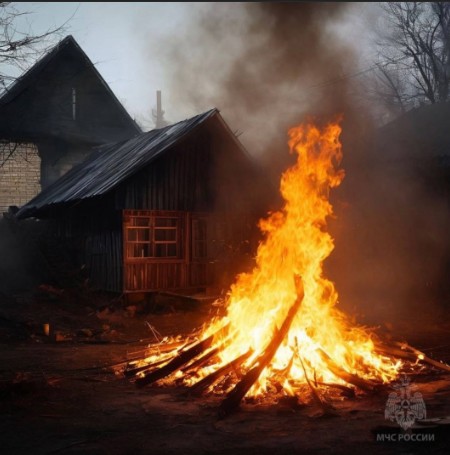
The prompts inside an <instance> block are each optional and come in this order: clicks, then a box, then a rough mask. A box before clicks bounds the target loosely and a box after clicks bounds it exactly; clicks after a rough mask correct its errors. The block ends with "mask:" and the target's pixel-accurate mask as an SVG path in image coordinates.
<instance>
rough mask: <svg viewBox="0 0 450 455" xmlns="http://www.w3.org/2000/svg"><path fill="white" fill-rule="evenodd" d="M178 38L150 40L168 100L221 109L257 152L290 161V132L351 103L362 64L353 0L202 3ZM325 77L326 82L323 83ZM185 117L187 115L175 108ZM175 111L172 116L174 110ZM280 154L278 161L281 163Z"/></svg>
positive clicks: (189, 107) (187, 107)
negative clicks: (354, 38)
mask: <svg viewBox="0 0 450 455" xmlns="http://www.w3.org/2000/svg"><path fill="white" fill-rule="evenodd" d="M193 8H194V11H195V13H194V14H192V15H191V16H192V17H194V19H191V20H188V19H187V20H186V22H185V23H182V24H180V27H179V29H178V31H177V34H176V36H172V37H169V38H168V39H167V40H165V41H164V43H155V42H150V43H147V44H148V48H147V52H148V53H147V57H148V58H149V59H150V58H151V61H154V60H155V59H157V61H158V62H160V64H161V66H162V68H164V69H165V76H166V81H167V85H168V87H169V90H168V93H165V94H163V96H164V98H165V100H166V101H165V102H166V105H170V106H175V107H176V109H178V110H181V111H184V112H189V114H190V115H195V114H197V113H199V112H202V111H204V110H207V109H209V108H211V107H217V108H219V110H220V111H221V113H222V115H223V116H224V118H225V119H226V121H227V122H228V124H229V125H230V126H231V128H232V129H233V131H235V132H237V133H238V134H240V140H241V141H242V142H243V144H244V145H245V146H246V147H247V149H248V150H249V151H250V153H252V154H253V155H256V156H259V157H264V158H265V159H266V160H268V161H271V162H272V164H273V165H274V166H275V168H274V175H275V176H276V178H278V177H279V173H280V170H281V169H284V168H285V167H286V166H285V165H286V156H285V157H284V158H283V159H282V158H281V157H280V154H281V153H284V152H286V155H287V147H286V137H287V136H286V132H287V129H288V128H289V127H290V126H294V125H296V124H298V123H300V122H301V121H302V120H303V118H304V117H305V116H306V115H308V116H310V115H313V116H319V117H323V118H327V119H329V118H330V116H332V117H334V116H336V115H338V114H342V113H343V112H347V111H349V110H351V109H352V103H353V99H352V95H351V94H349V92H355V86H356V85H357V84H356V81H355V80H353V81H351V83H350V84H349V80H348V79H346V78H345V77H343V76H344V75H346V74H349V73H351V72H352V70H354V69H356V68H357V64H356V60H357V57H356V51H355V46H354V42H351V41H350V40H349V39H348V34H349V33H350V31H351V28H348V27H346V24H347V25H348V23H349V17H353V16H352V14H353V12H354V11H355V10H356V9H357V8H359V6H358V5H357V4H355V3H341V2H337V3H321V2H289V3H283V2H282V3H278V2H263V3H231V4H230V3H213V4H194V5H193ZM324 82H325V84H324ZM177 115H179V114H178V113H177ZM172 116H173V114H172ZM274 156H275V157H276V158H275V159H273V158H274Z"/></svg>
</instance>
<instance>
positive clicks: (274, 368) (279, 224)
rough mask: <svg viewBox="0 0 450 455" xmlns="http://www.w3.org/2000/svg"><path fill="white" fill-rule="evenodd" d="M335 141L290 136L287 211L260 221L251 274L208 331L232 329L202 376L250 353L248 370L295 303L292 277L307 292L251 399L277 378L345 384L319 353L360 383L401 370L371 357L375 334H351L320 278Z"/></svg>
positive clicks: (313, 130) (325, 131)
mask: <svg viewBox="0 0 450 455" xmlns="http://www.w3.org/2000/svg"><path fill="white" fill-rule="evenodd" d="M340 133H341V127H340V125H339V124H338V122H336V123H330V124H328V125H326V126H325V127H323V128H322V129H320V128H319V127H317V126H315V125H313V124H304V125H300V126H298V127H295V128H292V129H290V130H289V147H290V151H291V153H296V154H297V162H296V164H295V165H294V166H293V167H292V168H290V169H288V170H287V171H286V172H285V173H284V174H283V176H282V179H281V193H282V196H283V198H284V200H285V204H284V207H283V208H282V210H281V211H278V212H275V213H272V214H271V215H270V216H269V217H268V218H267V219H263V220H261V221H260V224H259V225H260V229H261V230H262V232H263V233H264V234H265V240H264V241H263V242H262V243H261V244H260V245H259V248H258V251H257V256H256V266H255V268H254V270H253V271H252V272H251V273H245V274H241V275H239V276H238V278H237V281H236V282H235V284H233V286H232V287H231V290H230V293H229V298H228V303H227V315H226V317H225V319H221V320H216V321H214V322H213V323H212V324H210V325H209V326H208V327H207V329H206V334H210V333H213V332H214V331H216V330H217V329H218V327H220V326H223V325H224V323H230V327H231V330H232V331H233V338H232V342H231V343H229V344H228V345H226V347H225V348H224V349H223V350H222V351H221V354H220V356H221V357H220V359H221V362H220V363H218V364H216V365H214V367H213V368H212V369H211V367H208V368H207V369H205V372H204V374H207V373H210V372H211V371H214V370H215V369H217V368H219V367H220V366H221V365H223V364H225V363H226V362H229V361H231V360H233V359H235V358H236V357H238V356H239V355H241V354H243V353H245V352H247V350H248V349H249V348H252V349H253V350H254V352H255V354H254V356H253V357H252V358H250V359H249V360H248V362H247V365H249V364H251V362H252V361H253V360H254V359H255V357H256V356H257V355H258V353H260V352H261V351H262V350H263V349H264V348H265V347H266V346H267V344H268V343H269V342H270V339H271V337H272V335H273V333H274V330H275V328H276V327H280V325H281V324H282V322H283V318H284V317H285V315H286V313H287V311H288V309H289V308H290V307H291V306H292V304H293V302H294V301H295V299H296V289H295V284H294V279H293V277H294V275H299V276H301V278H302V280H303V285H304V299H303V303H302V306H301V309H300V311H299V312H298V314H297V315H296V317H295V319H294V321H293V323H292V326H291V328H290V331H289V335H288V337H286V338H287V339H286V340H285V341H284V343H283V344H282V345H281V346H280V348H279V349H278V351H277V353H276V355H275V357H274V358H273V360H272V362H271V363H270V365H269V366H268V367H267V368H266V369H265V371H264V374H263V375H262V376H261V377H260V379H259V382H258V385H257V387H253V388H252V390H251V391H250V392H251V393H250V394H253V395H256V394H260V393H264V390H265V385H266V380H267V379H269V378H271V377H272V376H274V375H276V374H278V373H279V372H280V371H284V372H285V378H284V379H285V381H284V384H283V385H284V387H285V389H286V390H288V391H289V390H291V391H292V389H295V384H297V383H305V381H306V379H307V377H305V373H306V374H307V376H309V377H313V376H314V377H315V379H316V380H319V381H324V382H327V381H330V382H335V383H336V382H343V381H342V380H341V379H339V378H337V377H335V376H334V374H333V373H332V372H331V371H330V369H329V368H328V366H327V365H326V364H325V363H324V360H323V358H322V357H321V355H320V350H322V351H324V352H325V353H327V354H328V356H329V357H331V359H333V361H334V363H336V364H338V365H339V366H340V367H341V368H343V369H345V370H346V371H347V372H349V373H352V374H358V375H359V376H361V377H363V378H366V379H376V380H381V381H384V382H386V381H389V380H392V379H393V378H395V377H396V375H397V372H398V370H399V368H400V366H401V364H400V362H397V363H394V362H393V361H392V360H391V359H390V358H388V357H383V356H380V355H379V354H375V353H374V344H373V341H372V334H371V333H370V332H369V331H368V330H367V329H364V328H362V327H351V326H350V323H349V320H348V319H347V317H346V315H345V314H343V313H342V312H341V311H339V310H338V309H337V308H336V303H337V300H338V294H337V292H336V289H335V286H334V284H333V283H332V282H331V281H329V280H328V279H326V278H325V277H324V276H323V267H322V264H323V261H324V260H325V259H326V258H327V257H328V256H329V255H330V253H331V252H332V250H333V248H334V242H333V239H332V237H331V235H330V234H329V233H328V232H326V230H325V228H326V221H327V218H328V217H330V216H331V215H332V214H333V208H332V206H331V204H330V202H329V199H328V195H329V190H330V188H334V187H336V186H338V185H339V184H340V183H341V181H342V179H343V178H344V172H343V171H342V170H341V169H338V166H339V164H340V162H341V160H342V146H341V143H340V140H339V136H340ZM302 361H303V364H304V366H305V369H303V368H302ZM286 370H289V371H288V372H286Z"/></svg>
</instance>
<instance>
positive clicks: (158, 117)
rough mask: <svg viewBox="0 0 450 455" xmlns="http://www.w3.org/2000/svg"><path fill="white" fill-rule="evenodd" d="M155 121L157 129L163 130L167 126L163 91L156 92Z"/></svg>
mask: <svg viewBox="0 0 450 455" xmlns="http://www.w3.org/2000/svg"><path fill="white" fill-rule="evenodd" d="M153 117H154V119H155V128H162V127H163V126H165V125H166V122H165V120H164V111H163V110H162V103H161V90H157V91H156V113H154V114H153Z"/></svg>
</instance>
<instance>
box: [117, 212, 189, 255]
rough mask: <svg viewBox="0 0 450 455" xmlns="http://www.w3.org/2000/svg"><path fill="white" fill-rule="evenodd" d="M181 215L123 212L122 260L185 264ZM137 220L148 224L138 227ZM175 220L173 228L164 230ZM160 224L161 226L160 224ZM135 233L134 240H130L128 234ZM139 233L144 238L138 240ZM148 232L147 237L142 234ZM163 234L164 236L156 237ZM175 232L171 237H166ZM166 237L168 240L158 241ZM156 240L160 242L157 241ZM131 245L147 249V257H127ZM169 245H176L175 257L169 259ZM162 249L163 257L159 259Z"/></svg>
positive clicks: (182, 219)
mask: <svg viewBox="0 0 450 455" xmlns="http://www.w3.org/2000/svg"><path fill="white" fill-rule="evenodd" d="M184 218H185V213H184V212H176V211H153V210H124V211H123V229H124V235H123V238H124V260H125V261H126V262H141V261H146V262H182V261H184V260H185V245H184V234H183V232H184V226H183V224H184ZM138 220H147V223H143V224H141V223H139V222H137V221H138ZM163 220H175V222H174V225H170V224H171V223H169V225H168V226H167V225H166V226H164V224H166V223H167V221H163ZM162 221H163V222H162ZM132 231H136V237H135V238H136V240H130V232H132ZM139 231H142V233H143V235H142V236H141V239H139ZM146 232H148V235H146V234H145V233H146ZM163 232H165V234H162V236H161V235H158V234H161V233H163ZM168 232H174V235H173V236H172V235H171V234H170V235H168V234H167V233H168ZM165 236H168V237H169V238H166V239H164V238H161V237H165ZM158 237H159V238H158ZM130 245H136V246H137V245H142V246H145V245H147V249H148V251H147V253H146V255H144V256H142V255H141V256H135V255H130ZM171 245H175V254H174V255H168V253H169V249H170V248H171ZM158 249H159V250H160V251H162V250H164V249H165V255H158V254H159V252H158ZM141 251H144V249H142V250H141Z"/></svg>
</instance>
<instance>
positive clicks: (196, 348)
mask: <svg viewBox="0 0 450 455" xmlns="http://www.w3.org/2000/svg"><path fill="white" fill-rule="evenodd" d="M227 330H228V325H226V326H225V327H223V328H221V329H220V330H218V331H217V332H216V333H214V334H212V335H210V336H209V337H207V338H205V339H204V340H201V341H199V342H198V343H195V344H194V345H193V346H191V347H190V348H188V349H186V350H185V351H181V352H179V353H178V355H177V356H176V357H175V358H173V359H172V360H171V361H170V362H169V363H167V364H166V365H164V366H162V367H161V368H159V369H157V370H153V371H151V372H149V373H148V374H146V375H145V376H143V377H141V378H137V379H136V381H135V383H136V385H137V386H138V387H143V386H145V385H148V384H151V383H152V382H155V381H158V380H159V379H162V378H164V377H166V376H169V374H171V373H173V372H175V371H177V370H178V369H179V368H180V367H182V366H183V365H185V364H187V363H188V362H190V361H191V360H192V359H195V357H197V356H198V355H199V354H201V353H202V352H204V351H205V350H206V349H208V348H209V347H211V345H212V344H213V343H214V341H215V340H216V339H218V338H220V337H221V336H223V335H224V334H225V333H226V331H227Z"/></svg>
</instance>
